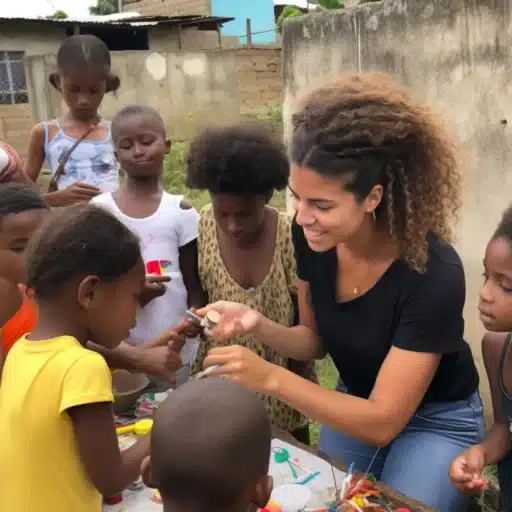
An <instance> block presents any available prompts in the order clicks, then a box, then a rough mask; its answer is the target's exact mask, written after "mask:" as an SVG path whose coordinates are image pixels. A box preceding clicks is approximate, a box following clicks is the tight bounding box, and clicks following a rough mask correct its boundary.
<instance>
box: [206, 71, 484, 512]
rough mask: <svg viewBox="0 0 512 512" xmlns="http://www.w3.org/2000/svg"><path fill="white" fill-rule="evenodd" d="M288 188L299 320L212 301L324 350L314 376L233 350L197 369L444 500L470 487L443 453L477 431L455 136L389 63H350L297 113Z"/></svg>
mask: <svg viewBox="0 0 512 512" xmlns="http://www.w3.org/2000/svg"><path fill="white" fill-rule="evenodd" d="M293 121H294V132H293V138H292V147H291V171H290V178H289V187H290V190H291V193H292V194H293V198H294V206H295V211H296V215H295V219H294V221H293V225H292V235H293V242H294V246H295V254H296V259H297V269H298V271H297V272H298V277H299V280H298V301H299V312H300V325H298V326H295V327H291V328H290V327H283V326H281V325H277V324H276V323H274V322H272V321H270V320H269V319H267V318H264V317H263V316H262V315H261V314H259V313H257V312H256V311H254V310H251V309H250V308H248V307H247V306H245V305H240V304H234V303H228V302H223V303H216V304H212V305H210V306H208V307H207V308H205V309H203V310H201V311H199V312H198V314H200V315H202V314H205V312H206V311H208V309H215V310H217V311H219V312H220V314H221V321H220V323H219V324H218V325H217V327H216V329H214V331H213V335H214V336H216V337H217V338H219V339H224V338H229V337H231V336H233V334H235V333H237V334H238V333H241V332H244V333H245V332H251V333H253V334H254V335H255V337H256V338H257V339H258V340H259V341H261V342H262V343H265V344H266V345H268V346H270V347H272V348H274V349H276V350H277V351H279V352H280V353H281V354H283V355H285V356H287V357H292V358H296V359H300V360H309V359H313V358H322V357H324V356H325V355H326V354H329V355H330V356H331V358H332V360H333V362H334V364H335V366H336V367H337V369H338V371H339V375H340V381H339V383H338V387H337V389H336V390H335V391H332V390H328V389H323V388H321V387H320V386H318V385H316V384H313V383H311V382H308V381H306V380H304V379H301V378H300V377H298V376H296V375H293V374H292V373H290V372H288V371H286V370H285V369H283V368H282V367H277V366H273V365H272V364H270V363H268V362H266V361H264V360H262V359H260V358H259V357H258V356H257V355H256V354H254V353H252V352H250V351H249V350H246V349H244V348H242V347H237V346H230V347H219V348H214V349H212V350H211V351H210V352H209V355H208V357H207V358H206V360H205V366H212V365H221V366H220V367H219V368H217V369H216V370H215V371H214V372H212V375H223V376H227V377H230V378H232V379H234V380H236V381H239V382H241V383H242V384H244V385H246V386H247V387H249V388H251V389H253V390H255V391H257V392H261V393H265V394H268V395H270V396H274V397H276V398H279V399H280V400H282V401H283V402H285V403H287V404H290V405H291V406H293V407H295V408H296V409H298V410H299V411H301V412H303V413H304V414H306V415H307V416H309V417H311V418H313V419H315V420H317V421H319V422H321V423H322V424H323V425H324V427H323V429H322V432H321V437H320V448H321V449H322V450H323V451H325V452H327V453H328V454H330V455H332V456H337V457H340V458H341V459H343V460H345V461H346V462H347V463H351V462H354V463H355V467H356V469H358V470H360V471H367V470H368V469H369V470H370V472H371V473H373V474H374V475H375V476H376V477H378V478H379V479H381V480H382V481H383V482H385V483H386V484H389V485H390V486H392V487H394V488H395V489H397V490H398V491H400V492H403V493H405V494H406V495H408V496H411V497H413V498H416V499H419V500H421V501H423V502H424V503H426V504H429V505H432V506H434V507H436V508H438V509H439V510H440V511H442V512H452V511H458V510H461V508H462V507H463V506H464V503H465V501H464V500H465V498H464V497H463V496H462V495H460V494H459V493H458V491H457V490H456V489H455V488H454V487H453V486H452V484H451V483H450V479H449V476H448V469H449V466H450V462H451V460H452V459H453V458H454V457H455V456H457V455H458V454H459V453H460V452H461V450H462V449H464V448H466V447H469V446H470V445H471V444H473V443H476V442H479V441H480V439H481V438H482V435H483V428H484V425H483V414H482V403H481V400H480V397H479V395H478V391H477V389H478V373H477V371H476V368H475V364H474V361H473V357H472V354H471V350H470V347H469V346H468V344H467V343H466V342H465V341H464V337H463V336H464V321H463V317H462V310H463V306H464V300H465V277H464V271H463V268H462V263H461V260H460V258H459V256H458V255H457V253H456V251H455V249H454V248H453V247H452V246H451V245H450V242H451V239H452V232H451V228H450V225H451V221H452V220H453V219H454V217H455V215H456V213H457V209H458V207H459V171H458V166H457V154H456V150H455V147H454V145H453V144H452V142H451V141H450V139H449V138H448V137H447V135H446V134H445V133H444V131H443V130H442V128H441V124H440V122H439V120H438V119H437V118H436V116H435V115H434V114H433V113H432V112H431V111H430V109H429V108H428V107H426V106H425V105H423V104H421V103H419V102H417V101H416V100H414V99H413V98H411V97H410V96H409V94H408V93H407V92H406V91H405V90H403V89H401V88H400V87H399V86H398V85H396V84H395V83H394V82H393V81H392V80H391V79H390V78H389V77H388V76H387V75H382V74H375V73H361V74H348V75H345V76H343V77H342V78H341V79H340V80H338V81H336V82H334V83H332V84H330V85H327V86H324V87H321V88H319V89H317V90H315V91H313V92H312V93H310V94H309V96H307V97H306V98H305V101H304V103H303V105H302V107H301V109H300V110H299V111H298V113H297V114H296V115H295V116H294V119H293Z"/></svg>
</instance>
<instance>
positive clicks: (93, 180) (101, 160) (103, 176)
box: [44, 119, 119, 192]
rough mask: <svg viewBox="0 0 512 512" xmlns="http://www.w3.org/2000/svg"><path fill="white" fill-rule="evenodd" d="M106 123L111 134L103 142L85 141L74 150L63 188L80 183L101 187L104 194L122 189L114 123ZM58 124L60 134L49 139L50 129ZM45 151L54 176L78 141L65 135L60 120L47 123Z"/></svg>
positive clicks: (61, 181)
mask: <svg viewBox="0 0 512 512" xmlns="http://www.w3.org/2000/svg"><path fill="white" fill-rule="evenodd" d="M101 122H102V123H104V125H105V128H106V130H107V134H106V136H105V138H104V139H103V140H89V139H85V140H83V141H82V142H80V144H79V145H78V146H77V147H76V148H75V149H74V151H73V152H72V153H71V156H70V157H69V160H68V161H67V163H66V166H65V168H64V174H63V175H62V176H61V178H60V179H59V182H58V187H59V189H63V188H68V187H69V186H71V185H73V183H76V182H78V181H81V182H83V183H87V184H88V185H92V186H94V187H98V188H99V189H100V190H101V191H102V192H114V191H115V190H117V189H118V188H119V165H118V163H117V160H116V157H115V154H114V145H113V143H112V135H111V133H110V123H109V122H107V121H101ZM52 124H53V125H55V126H57V128H58V132H57V133H56V134H55V136H54V137H53V138H52V140H49V136H48V132H49V126H50V125H52ZM44 132H45V140H44V152H45V158H46V161H47V162H48V165H49V167H50V171H51V173H52V176H53V175H54V174H55V173H56V171H57V168H58V167H59V162H60V160H61V158H62V157H63V156H64V155H65V154H66V153H67V152H68V151H69V150H70V149H71V148H72V147H73V145H74V144H75V142H76V140H75V139H73V138H72V137H69V136H68V135H66V134H65V133H64V130H63V129H62V128H61V126H60V124H59V121H57V120H56V119H55V120H53V121H51V122H49V123H48V122H45V123H44Z"/></svg>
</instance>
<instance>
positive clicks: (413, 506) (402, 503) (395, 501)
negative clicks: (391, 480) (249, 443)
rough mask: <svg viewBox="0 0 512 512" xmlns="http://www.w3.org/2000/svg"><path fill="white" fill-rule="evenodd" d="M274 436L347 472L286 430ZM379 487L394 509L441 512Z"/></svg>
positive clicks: (383, 485)
mask: <svg viewBox="0 0 512 512" xmlns="http://www.w3.org/2000/svg"><path fill="white" fill-rule="evenodd" d="M272 435H273V437H276V438H277V439H281V441H284V442H286V443H289V444H291V445H293V446H296V447H297V448H300V449H301V450H304V451H306V452H309V453H311V454H313V455H315V456H317V457H319V458H320V459H323V460H325V461H327V462H329V463H330V464H332V465H333V466H334V467H335V468H337V469H339V470H341V471H347V466H346V465H345V463H344V462H342V461H340V460H339V459H334V458H332V457H328V456H327V455H325V454H323V453H322V452H320V451H319V450H317V449H315V448H313V447H311V446H306V445H304V444H302V443H299V442H298V441H297V440H296V439H294V438H293V437H292V436H291V435H290V434H289V433H288V432H285V431H284V430H280V429H277V428H274V429H272ZM356 474H357V473H356ZM379 487H380V489H381V491H382V495H383V497H384V498H385V500H386V501H387V502H388V503H389V504H390V505H391V506H392V507H394V508H401V507H404V508H407V509H409V510H410V511H411V512H439V511H438V510H437V509H436V508H433V507H428V506H426V505H423V503H420V502H419V501H416V500H413V499H412V498H409V497H407V496H405V495H403V494H402V493H399V492H398V491H395V490H394V489H392V488H391V487H388V486H387V485H385V484H382V483H380V482H379Z"/></svg>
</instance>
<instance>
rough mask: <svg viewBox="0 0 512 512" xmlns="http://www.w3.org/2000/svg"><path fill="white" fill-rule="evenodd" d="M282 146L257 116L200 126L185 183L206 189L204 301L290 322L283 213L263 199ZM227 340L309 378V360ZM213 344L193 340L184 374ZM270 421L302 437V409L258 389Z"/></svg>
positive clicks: (273, 186)
mask: <svg viewBox="0 0 512 512" xmlns="http://www.w3.org/2000/svg"><path fill="white" fill-rule="evenodd" d="M288 175H289V162H288V157H287V155H286V149H285V147H284V145H283V144H282V143H281V142H279V141H277V140H275V139H274V138H273V137H272V136H271V135H270V133H268V131H267V130H266V129H265V128H264V127H263V126H262V125H260V124H257V123H239V124H235V125H230V126H221V127H217V128H209V129H206V130H204V131H203V132H202V133H200V134H199V136H198V137H197V138H196V139H195V140H194V141H193V143H192V145H191V148H190V153H189V155H188V160H187V184H188V186H190V187H191V188H196V189H199V190H207V191H208V192H209V194H210V198H211V204H209V205H207V206H205V207H204V208H203V209H202V210H201V213H200V220H199V277H200V279H201V284H202V286H203V288H204V290H205V292H206V295H207V297H205V304H206V303H207V301H208V300H210V301H212V302H214V301H220V300H234V301H237V302H239V303H241V304H244V305H245V306H247V307H250V308H254V310H255V311H257V312H258V313H259V314H261V315H262V316H265V317H267V318H270V319H272V320H273V321H274V322H276V324H279V325H283V326H286V327H291V326H292V325H294V323H296V322H295V320H296V316H297V307H296V304H297V288H296V281H297V273H296V264H295V258H294V255H293V244H292V239H291V231H290V219H289V218H288V216H287V215H286V213H284V212H278V211H277V210H276V209H275V208H272V207H270V206H269V205H268V203H269V201H270V200H271V199H272V195H273V194H274V192H275V191H279V190H283V189H284V188H285V187H286V184H287V183H288ZM229 343H235V344H238V345H241V346H244V347H247V348H248V349H250V350H252V351H253V352H255V353H256V354H258V355H259V356H261V357H262V358H264V359H265V360H266V361H269V362H270V363H273V364H274V365H278V366H282V367H284V368H287V369H290V370H292V371H294V372H295V373H297V374H299V375H302V376H304V377H306V378H309V379H313V381H314V382H317V381H316V374H315V372H314V363H312V362H302V361H294V360H292V359H290V358H288V357H286V356H283V355H282V354H280V353H279V352H278V351H277V350H275V349H273V348H272V347H269V346H266V345H264V344H262V343H261V342H259V341H258V340H257V339H255V336H254V334H253V333H241V334H240V335H239V336H236V337H235V338H234V339H231V340H229ZM212 346H213V340H212V339H211V338H209V339H206V340H204V341H203V343H201V346H200V348H199V353H198V355H197V358H196V361H195V363H194V365H193V367H192V373H196V372H198V371H199V370H201V367H202V365H203V362H204V359H205V357H206V355H207V353H208V351H209V350H210V348H212ZM263 400H264V402H265V405H266V406H267V410H268V412H269V415H270V418H271V420H272V423H273V424H274V425H276V426H277V427H279V428H281V429H283V430H286V431H288V432H290V433H291V434H292V435H293V436H294V437H295V438H296V439H298V440H299V441H301V442H303V443H306V444H309V424H308V420H307V418H306V416H304V414H301V413H300V412H298V411H296V410H295V409H293V408H292V407H289V406H288V405H286V404H284V403H282V402H281V401H280V400H278V399H277V398H275V397H271V396H268V395H267V396H264V397H263Z"/></svg>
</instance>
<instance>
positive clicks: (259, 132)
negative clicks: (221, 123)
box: [187, 123, 289, 243]
mask: <svg viewBox="0 0 512 512" xmlns="http://www.w3.org/2000/svg"><path fill="white" fill-rule="evenodd" d="M288 174H289V165H288V158H287V155H286V149H285V147H284V144H283V143H282V142H280V141H279V140H277V139H276V138H275V137H273V136H272V135H271V134H270V133H269V132H268V131H267V130H266V129H265V127H264V126H262V125H261V124H258V123H241V124H237V125H232V126H227V127H223V128H222V127H221V128H218V127H216V128H208V129H206V130H204V131H203V132H202V133H201V134H200V135H199V136H198V137H197V138H196V139H195V140H194V141H193V142H192V145H191V147H190V153H189V156H188V159H187V185H188V186H189V187H191V188H196V189H200V190H208V192H209V193H210V196H211V199H212V205H213V211H214V214H215V219H216V221H217V225H218V226H219V228H220V229H221V231H223V232H224V233H226V234H228V235H229V236H231V237H232V238H234V239H235V240H237V241H239V242H242V243H243V241H244V240H250V239H252V238H253V237H254V236H255V235H256V234H258V233H259V231H260V230H261V228H262V226H263V221H264V219H265V215H264V211H265V205H266V204H267V203H268V202H269V201H270V199H271V198H272V194H273V193H274V190H282V189H284V188H285V187H286V185H287V183H288Z"/></svg>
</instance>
